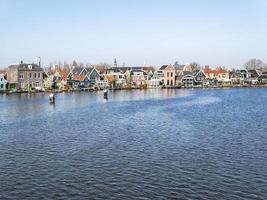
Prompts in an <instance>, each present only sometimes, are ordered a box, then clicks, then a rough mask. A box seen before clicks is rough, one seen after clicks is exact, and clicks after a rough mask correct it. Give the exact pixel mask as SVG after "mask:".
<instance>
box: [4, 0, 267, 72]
mask: <svg viewBox="0 0 267 200" xmlns="http://www.w3.org/2000/svg"><path fill="white" fill-rule="evenodd" d="M0 23H1V24H0V25H1V29H0V67H6V66H8V65H10V64H13V63H18V62H19V61H20V60H24V61H25V62H37V61H38V56H42V61H43V64H46V65H48V64H49V62H50V61H52V62H54V61H59V60H61V61H62V62H63V61H64V60H66V61H68V62H71V61H73V60H74V59H75V60H78V61H82V62H84V63H86V62H88V63H99V62H109V63H113V60H114V58H117V60H118V63H119V64H122V63H123V62H124V63H125V64H126V65H128V66H130V65H134V66H137V65H142V64H143V63H144V62H145V63H146V65H156V66H160V65H162V64H169V63H173V62H174V61H176V60H177V61H179V63H181V64H182V63H187V62H191V61H196V62H198V63H200V64H202V65H205V64H209V65H211V66H228V67H232V66H241V65H243V63H244V62H245V61H247V60H248V59H250V58H259V59H262V60H263V61H266V62H267V1H265V0H183V1H182V0H91V1H90V0H84V1H83V0H68V1H67V0H66V1H65V0H37V1H36V0H23V1H22V0H0Z"/></svg>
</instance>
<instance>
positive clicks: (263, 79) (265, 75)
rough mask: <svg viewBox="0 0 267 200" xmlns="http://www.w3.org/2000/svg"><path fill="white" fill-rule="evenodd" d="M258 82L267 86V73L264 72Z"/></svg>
mask: <svg viewBox="0 0 267 200" xmlns="http://www.w3.org/2000/svg"><path fill="white" fill-rule="evenodd" d="M258 80H259V83H260V84H267V72H262V73H261V75H260V76H259V77H258Z"/></svg>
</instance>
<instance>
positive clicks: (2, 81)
mask: <svg viewBox="0 0 267 200" xmlns="http://www.w3.org/2000/svg"><path fill="white" fill-rule="evenodd" d="M5 76H6V74H4V73H2V72H0V92H3V91H5V90H6V89H7V87H6V85H7V80H6V78H5Z"/></svg>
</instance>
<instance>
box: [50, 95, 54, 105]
mask: <svg viewBox="0 0 267 200" xmlns="http://www.w3.org/2000/svg"><path fill="white" fill-rule="evenodd" d="M49 102H50V103H53V104H54V103H55V95H54V94H53V93H51V94H50V95H49Z"/></svg>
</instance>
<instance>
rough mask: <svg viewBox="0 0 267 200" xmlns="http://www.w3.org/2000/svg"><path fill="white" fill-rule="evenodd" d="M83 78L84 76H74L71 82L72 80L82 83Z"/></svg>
mask: <svg viewBox="0 0 267 200" xmlns="http://www.w3.org/2000/svg"><path fill="white" fill-rule="evenodd" d="M85 77H86V76H84V75H77V74H74V75H73V78H72V80H74V81H83V80H84V79H85Z"/></svg>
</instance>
